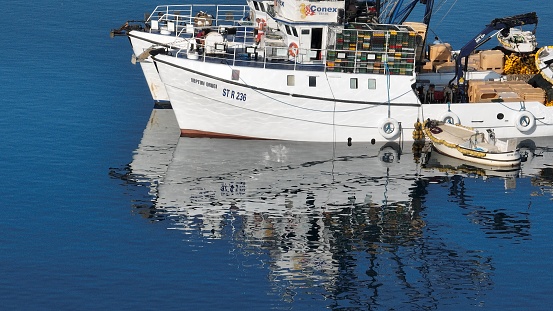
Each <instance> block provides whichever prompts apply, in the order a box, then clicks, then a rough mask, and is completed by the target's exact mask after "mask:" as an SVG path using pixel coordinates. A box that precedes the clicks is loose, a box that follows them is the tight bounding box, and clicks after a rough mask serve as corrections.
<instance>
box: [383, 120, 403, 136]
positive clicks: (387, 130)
mask: <svg viewBox="0 0 553 311" xmlns="http://www.w3.org/2000/svg"><path fill="white" fill-rule="evenodd" d="M378 131H379V132H380V135H382V137H384V138H386V139H393V138H395V137H396V136H397V135H398V134H399V123H398V122H397V121H396V119H394V118H386V119H384V121H382V122H381V123H380V126H379V127H378Z"/></svg>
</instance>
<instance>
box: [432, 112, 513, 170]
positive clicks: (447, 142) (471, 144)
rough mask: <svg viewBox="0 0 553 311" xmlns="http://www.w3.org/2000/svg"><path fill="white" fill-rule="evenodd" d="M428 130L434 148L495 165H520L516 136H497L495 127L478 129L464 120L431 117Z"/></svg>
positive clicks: (448, 153) (453, 155) (464, 158)
mask: <svg viewBox="0 0 553 311" xmlns="http://www.w3.org/2000/svg"><path fill="white" fill-rule="evenodd" d="M424 132H425V134H426V136H427V137H428V138H429V139H430V141H431V142H432V146H433V147H434V149H435V150H436V151H438V152H440V153H443V154H445V155H448V156H451V157H454V158H457V159H461V160H465V161H469V162H473V163H477V164H483V165H490V166H494V167H517V166H520V162H521V156H520V153H519V151H518V149H517V147H516V145H517V141H516V139H507V140H500V139H496V138H495V134H494V132H493V130H491V129H490V130H487V131H486V132H478V131H476V130H474V129H472V128H469V127H465V126H462V125H460V124H450V123H444V122H439V121H435V120H428V121H427V122H426V123H425V125H424Z"/></svg>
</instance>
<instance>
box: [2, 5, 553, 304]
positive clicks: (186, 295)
mask: <svg viewBox="0 0 553 311" xmlns="http://www.w3.org/2000/svg"><path fill="white" fill-rule="evenodd" d="M452 2H454V1H448V2H446V5H444V7H443V9H441V11H440V12H441V13H437V14H436V16H437V17H436V19H435V23H434V24H433V25H434V26H433V27H432V28H433V30H434V31H435V32H436V33H437V34H439V36H440V38H442V40H444V41H449V42H451V43H452V44H453V45H454V46H460V45H462V44H464V43H465V42H466V41H468V40H469V39H470V38H471V37H472V36H473V35H474V34H476V33H477V32H478V31H480V30H481V28H483V25H484V24H486V23H488V22H489V21H490V20H492V19H493V18H496V17H500V16H508V15H514V14H518V13H522V12H528V11H537V12H538V15H539V17H540V24H539V26H538V41H539V42H540V46H541V45H545V44H552V43H553V42H547V40H548V38H552V37H553V36H552V35H551V34H552V33H551V29H553V25H552V22H551V20H553V19H552V17H553V16H552V15H553V13H552V12H553V10H552V8H553V7H551V4H549V3H545V4H544V2H541V1H539V2H538V1H498V0H494V1H487V2H486V4H485V6H486V8H482V6H484V5H483V4H482V3H481V2H480V1H474V0H470V1H469V0H466V1H457V4H456V5H455V6H454V8H453V9H452V10H451V11H450V12H449V15H448V17H446V18H443V15H444V14H445V12H447V11H446V8H449V6H450V4H451V3H452ZM461 2H463V3H461ZM155 4H156V3H151V2H147V1H133V2H132V3H130V2H129V3H113V2H112V1H95V2H84V3H83V2H78V3H75V2H69V1H62V2H55V3H53V2H48V1H42V0H40V1H36V2H34V3H32V4H29V3H27V2H25V3H23V2H21V1H11V2H10V3H9V4H7V6H6V12H8V13H7V14H6V16H7V19H6V20H5V21H4V23H3V26H4V35H2V36H0V42H1V43H2V47H3V57H2V58H0V68H2V75H1V76H0V79H1V83H0V91H2V94H3V96H2V97H1V99H0V101H1V105H0V137H1V146H2V152H0V163H1V164H2V172H3V174H2V175H3V177H4V178H2V181H1V182H0V189H2V190H1V191H0V194H1V198H2V207H3V211H4V214H3V217H1V218H0V229H1V232H2V234H1V235H0V275H1V276H2V277H1V278H0V303H1V305H2V309H6V310H98V309H108V308H109V309H116V310H124V309H132V310H152V309H162V310H188V309H194V310H214V309H223V308H224V309H231V310H242V309H245V308H248V309H254V310H267V309H277V310H281V309H283V310H288V309H295V310H319V309H325V308H330V309H336V310H356V309H362V310H364V309H369V310H391V309H394V310H467V309H483V310H520V309H528V310H548V309H550V305H551V303H552V302H553V299H552V298H551V293H553V283H552V282H551V279H552V275H551V272H550V271H552V270H553V269H552V268H553V267H552V263H551V260H550V258H552V255H553V254H552V252H553V251H552V247H551V242H550V236H551V235H552V233H553V232H552V230H553V229H552V228H553V223H552V222H553V215H552V208H551V206H552V204H551V203H552V202H551V201H552V187H551V185H552V182H553V172H552V170H553V168H552V167H551V165H553V161H552V156H553V153H552V150H551V148H552V147H553V141H551V140H542V141H535V142H530V141H526V142H524V143H523V144H522V145H521V146H522V147H523V151H524V152H526V153H527V155H528V160H527V161H526V162H524V164H523V167H522V169H521V170H520V171H514V172H495V171H490V170H487V169H485V168H478V169H475V168H468V167H459V164H458V163H452V162H451V160H449V159H444V158H440V157H438V156H436V155H431V156H430V157H429V158H425V157H419V155H418V154H417V153H416V150H415V152H413V149H412V146H409V145H403V146H397V145H388V146H383V145H375V146H365V145H356V144H354V146H352V147H351V148H346V147H345V146H343V145H340V144H338V145H336V146H335V145H332V144H297V143H275V142H255V141H247V142H243V141H228V140H203V139H184V138H179V137H178V132H175V128H174V127H173V126H172V124H174V119H172V118H171V117H172V116H171V114H170V111H168V110H165V111H164V110H156V111H154V112H152V101H151V98H150V95H149V93H148V89H147V86H146V84H145V82H144V78H143V76H142V73H141V71H140V69H139V68H138V67H136V66H133V65H132V64H131V63H130V55H131V49H130V46H129V44H128V41H127V40H126V39H125V38H115V39H110V38H109V30H110V29H112V28H115V27H118V26H119V25H121V24H123V22H124V21H125V20H126V19H139V18H141V17H142V15H143V13H144V12H148V11H151V10H152V9H153V6H154V5H155ZM521 7H522V10H523V11H522V12H521V11H520V9H521ZM440 14H441V15H440ZM466 21H470V26H471V27H470V30H469V31H467V30H465V29H464V28H463V27H462V26H463V23H464V22H466Z"/></svg>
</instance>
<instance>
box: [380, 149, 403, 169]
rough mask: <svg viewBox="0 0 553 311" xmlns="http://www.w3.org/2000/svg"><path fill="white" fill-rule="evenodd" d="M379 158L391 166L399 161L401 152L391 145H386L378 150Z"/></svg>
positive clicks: (383, 163) (385, 164)
mask: <svg viewBox="0 0 553 311" xmlns="http://www.w3.org/2000/svg"><path fill="white" fill-rule="evenodd" d="M378 160H380V164H382V165H383V166H384V167H390V166H392V165H394V164H395V163H397V162H398V160H399V153H398V152H397V150H396V149H394V148H393V147H391V146H384V147H382V149H380V151H379V152H378Z"/></svg>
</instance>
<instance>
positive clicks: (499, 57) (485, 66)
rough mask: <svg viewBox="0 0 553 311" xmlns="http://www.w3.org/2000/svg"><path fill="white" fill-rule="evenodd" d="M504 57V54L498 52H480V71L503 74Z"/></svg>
mask: <svg viewBox="0 0 553 311" xmlns="http://www.w3.org/2000/svg"><path fill="white" fill-rule="evenodd" d="M504 57H505V54H503V52H502V51H499V50H488V51H482V52H480V69H482V70H493V71H495V72H497V73H503V65H504Z"/></svg>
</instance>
